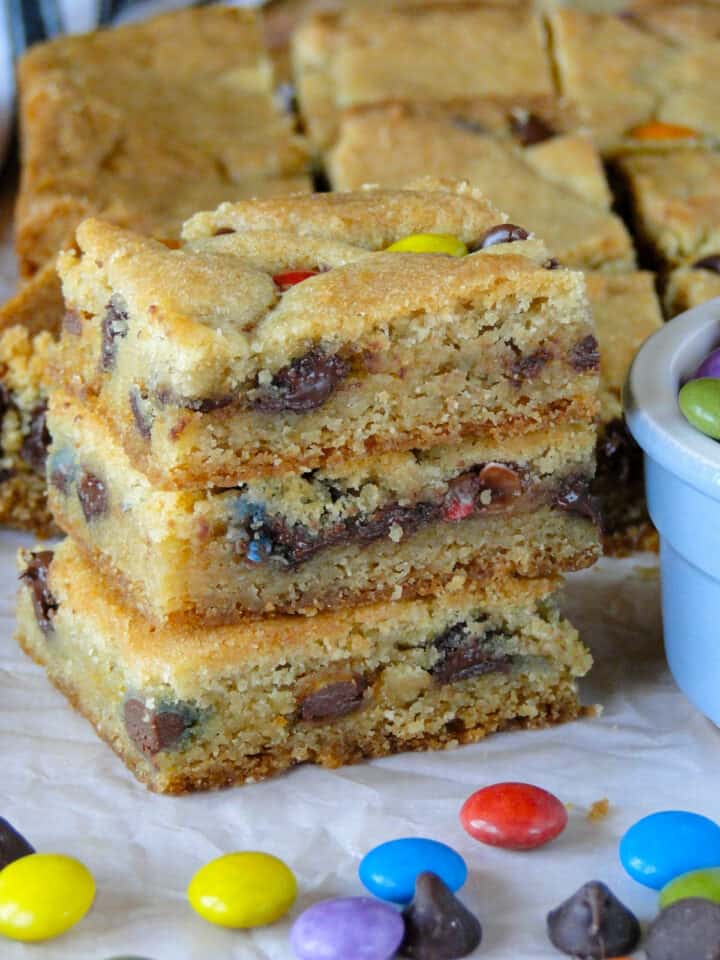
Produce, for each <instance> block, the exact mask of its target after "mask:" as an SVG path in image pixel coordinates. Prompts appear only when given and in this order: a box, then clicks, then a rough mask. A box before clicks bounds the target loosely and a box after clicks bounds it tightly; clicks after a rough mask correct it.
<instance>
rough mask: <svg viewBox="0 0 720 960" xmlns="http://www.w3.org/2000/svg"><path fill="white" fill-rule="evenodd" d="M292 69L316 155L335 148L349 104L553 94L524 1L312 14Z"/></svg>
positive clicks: (539, 30) (535, 24) (536, 20)
mask: <svg viewBox="0 0 720 960" xmlns="http://www.w3.org/2000/svg"><path fill="white" fill-rule="evenodd" d="M489 37H492V42H488V38H489ZM508 63H513V64H514V65H515V69H513V70H510V71H509V70H507V64H508ZM293 64H294V72H295V77H296V81H297V91H298V100H299V105H300V110H301V114H302V116H303V119H304V121H305V125H306V128H307V130H308V132H309V134H310V137H311V139H312V141H313V143H314V144H315V145H316V147H317V148H318V149H325V148H327V147H328V146H330V145H331V144H332V143H333V141H334V139H335V134H336V131H337V122H338V115H339V112H340V111H342V110H344V109H347V108H348V107H357V106H361V105H364V104H373V103H383V102H387V101H400V102H414V101H436V102H438V101H440V102H442V101H449V100H454V99H457V98H469V99H477V98H485V97H489V98H492V97H498V96H500V97H503V98H506V99H507V100H510V101H513V102H515V103H516V104H517V105H518V106H522V104H523V102H524V101H525V100H526V99H532V98H534V97H552V96H554V93H555V91H554V87H553V82H552V76H551V70H550V59H549V57H548V54H547V50H546V49H545V39H544V30H543V26H542V21H541V19H540V17H539V16H538V15H537V14H536V13H534V12H533V11H532V10H531V8H530V6H529V5H526V4H518V5H512V6H504V5H487V4H481V3H463V4H447V5H443V4H440V5H436V4H433V5H422V6H416V7H414V8H412V9H392V10H387V9H382V8H381V9H374V8H371V9H362V10H352V9H351V10H348V11H345V12H344V13H341V14H337V13H336V14H333V13H321V14H317V15H316V16H314V17H311V18H309V19H308V20H307V21H306V22H305V23H304V24H303V26H302V27H301V28H300V29H299V30H298V31H297V33H296V35H295V38H294V41H293ZM478 64H482V69H478Z"/></svg>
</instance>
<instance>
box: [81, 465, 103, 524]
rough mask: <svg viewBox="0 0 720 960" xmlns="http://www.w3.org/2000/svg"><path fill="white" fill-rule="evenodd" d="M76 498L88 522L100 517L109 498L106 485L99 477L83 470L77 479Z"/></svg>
mask: <svg viewBox="0 0 720 960" xmlns="http://www.w3.org/2000/svg"><path fill="white" fill-rule="evenodd" d="M77 494H78V499H79V500H80V505H81V507H82V510H83V513H84V514H85V519H86V520H87V522H88V523H90V522H91V521H92V520H96V519H97V518H98V517H102V516H103V515H104V514H105V513H107V511H108V506H109V498H108V492H107V487H106V486H105V484H104V482H103V481H102V480H101V479H100V477H98V476H96V475H95V474H94V473H90V471H89V470H84V471H83V472H82V474H81V476H80V479H79V480H78V485H77Z"/></svg>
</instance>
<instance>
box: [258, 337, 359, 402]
mask: <svg viewBox="0 0 720 960" xmlns="http://www.w3.org/2000/svg"><path fill="white" fill-rule="evenodd" d="M349 372H350V367H349V365H348V363H347V362H346V361H345V360H343V359H342V357H339V356H338V355H337V354H327V353H325V351H324V350H322V349H321V348H320V347H315V348H313V349H312V350H311V351H310V352H309V353H306V354H305V356H303V357H299V358H298V359H297V360H293V362H292V363H290V364H288V366H286V367H283V368H282V370H279V371H278V372H277V373H276V374H275V376H274V377H273V379H272V383H271V384H270V385H269V386H267V387H260V388H259V389H258V390H256V391H255V392H254V396H253V397H252V399H251V406H252V408H253V410H259V411H261V412H262V413H277V412H280V411H288V412H291V413H306V412H307V411H309V410H316V409H317V408H318V407H321V406H322V405H323V403H325V401H326V400H327V399H328V397H329V396H330V395H331V394H332V393H334V392H335V390H336V389H337V386H338V384H339V383H341V381H342V380H344V379H345V377H347V375H348V374H349Z"/></svg>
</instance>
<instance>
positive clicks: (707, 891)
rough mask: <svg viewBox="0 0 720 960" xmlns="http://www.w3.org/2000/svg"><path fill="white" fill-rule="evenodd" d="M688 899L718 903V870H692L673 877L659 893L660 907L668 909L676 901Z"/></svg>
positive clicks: (719, 890) (719, 886) (712, 868)
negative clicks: (698, 898) (696, 898)
mask: <svg viewBox="0 0 720 960" xmlns="http://www.w3.org/2000/svg"><path fill="white" fill-rule="evenodd" d="M689 897H700V899H702V900H712V901H713V902H714V903H720V868H718V867H710V868H709V869H707V870H693V871H692V872H691V873H683V874H681V876H679V877H675V879H674V880H671V881H670V883H668V884H666V885H665V886H664V887H663V888H662V890H661V891H660V907H661V908H664V907H669V906H670V904H671V903H675V901H676V900H687V899H688V898H689Z"/></svg>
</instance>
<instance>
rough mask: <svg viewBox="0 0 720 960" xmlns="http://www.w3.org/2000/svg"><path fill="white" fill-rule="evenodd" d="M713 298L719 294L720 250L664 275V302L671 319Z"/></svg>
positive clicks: (719, 248)
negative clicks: (665, 276)
mask: <svg viewBox="0 0 720 960" xmlns="http://www.w3.org/2000/svg"><path fill="white" fill-rule="evenodd" d="M718 251H720V244H718ZM715 297H720V252H718V253H714V254H713V253H711V254H709V255H708V256H704V257H700V258H699V259H698V260H696V261H695V262H694V263H690V264H688V265H687V266H685V267H678V269H677V270H673V271H672V272H671V273H670V275H669V276H668V278H667V283H666V285H665V290H664V293H663V304H664V306H665V311H666V313H667V316H668V317H669V318H672V317H675V316H677V314H678V313H683V312H684V311H685V310H690V309H691V308H692V307H699V306H700V304H701V303H705V302H706V301H707V300H712V299H714V298H715Z"/></svg>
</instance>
